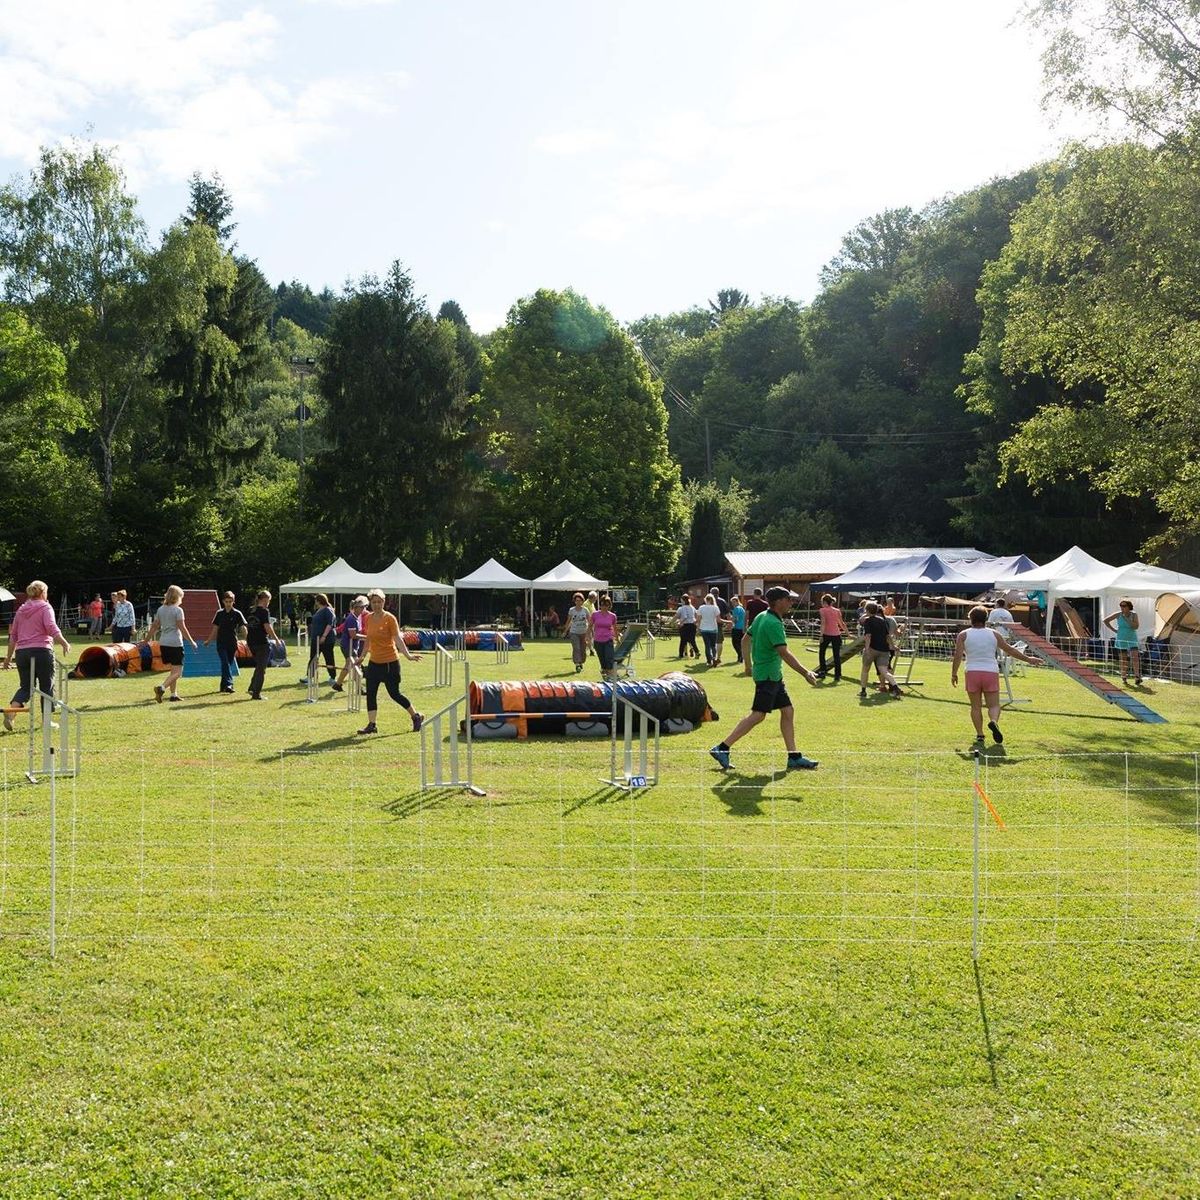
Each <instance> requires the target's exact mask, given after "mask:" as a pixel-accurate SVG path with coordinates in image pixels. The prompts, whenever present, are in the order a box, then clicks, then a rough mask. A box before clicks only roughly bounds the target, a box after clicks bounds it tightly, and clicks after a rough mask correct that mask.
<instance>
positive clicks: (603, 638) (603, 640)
mask: <svg viewBox="0 0 1200 1200" xmlns="http://www.w3.org/2000/svg"><path fill="white" fill-rule="evenodd" d="M588 628H589V630H590V631H591V635H592V645H593V646H594V647H595V649H596V657H597V658H598V659H599V660H600V671H601V673H602V674H603V675H604V676H605V677H607V676H609V675H610V674H611V673H612V669H613V665H614V655H615V654H616V645H615V642H616V639H617V634H618V633H619V632H620V630H619V628H618V626H617V614H616V613H615V612H613V611H612V598H611V597H610V596H609V595H608V593H607V592H605V594H604V595H603V596H601V597H600V607H599V608H598V609H596V611H595V612H594V613H592V615H591V618H590V619H589V621H588Z"/></svg>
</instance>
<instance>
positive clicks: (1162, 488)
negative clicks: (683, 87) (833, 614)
mask: <svg viewBox="0 0 1200 1200" xmlns="http://www.w3.org/2000/svg"><path fill="white" fill-rule="evenodd" d="M1194 9H1195V6H1194V4H1190V3H1189V0H1155V3H1154V4H1145V5H1139V4H1132V5H1131V4H1129V3H1119V2H1118V0H1087V2H1085V0H1041V2H1039V3H1034V4H1031V5H1030V6H1029V7H1028V9H1027V17H1028V19H1029V20H1030V21H1031V22H1032V23H1033V24H1034V25H1035V26H1036V27H1037V28H1038V29H1039V30H1041V31H1042V33H1043V35H1044V38H1045V45H1046V51H1045V57H1044V63H1045V66H1046V77H1047V82H1048V85H1049V86H1050V91H1051V93H1052V94H1053V95H1054V96H1055V97H1057V99H1058V101H1059V102H1061V103H1068V104H1076V105H1081V106H1084V107H1090V108H1094V109H1095V110H1096V111H1098V112H1100V113H1109V112H1117V113H1120V114H1121V115H1122V119H1123V120H1124V121H1125V122H1126V125H1125V134H1126V136H1124V137H1122V138H1119V139H1117V140H1113V141H1109V142H1108V143H1105V144H1101V145H1096V146H1082V145H1078V146H1071V147H1069V148H1067V149H1066V150H1065V151H1064V152H1063V154H1062V155H1061V156H1060V157H1059V158H1058V159H1056V160H1055V161H1053V162H1049V163H1044V164H1036V165H1031V166H1030V167H1029V168H1028V169H1027V170H1024V171H1021V172H1018V173H1016V174H1014V175H1012V176H1010V177H1007V178H1001V179H994V180H991V181H988V182H987V183H984V184H982V185H981V186H979V187H977V188H975V189H972V190H971V191H968V192H965V193H963V194H961V195H955V196H949V197H944V198H941V199H939V200H936V201H934V202H932V203H930V204H927V205H926V206H925V207H924V208H922V209H919V210H914V209H911V208H897V209H892V210H888V211H885V212H882V213H879V214H877V215H875V216H872V217H870V218H868V219H866V220H864V221H862V222H861V223H859V224H858V225H857V226H856V227H855V228H854V229H852V230H850V231H849V232H848V233H847V235H846V236H845V238H844V239H843V242H842V245H841V247H840V249H839V251H838V252H837V254H836V255H835V256H834V258H833V259H832V260H831V261H830V263H829V264H828V266H827V267H826V268H825V270H824V271H823V272H822V276H821V280H820V289H819V291H818V293H817V295H816V297H815V298H814V300H813V301H812V302H811V303H810V304H802V303H800V302H797V301H795V300H792V299H790V298H788V297H763V298H759V299H754V298H752V297H751V296H749V295H747V294H746V293H744V292H742V291H740V290H739V289H737V288H725V289H723V290H721V291H719V292H717V293H716V295H715V296H714V298H713V299H711V300H709V301H706V302H701V303H698V304H696V305H695V306H693V307H691V308H687V309H684V310H682V311H680V312H676V313H670V314H665V315H661V314H659V315H650V316H646V317H643V318H641V319H640V320H637V321H634V322H632V323H631V324H629V325H628V326H626V327H622V326H621V325H619V324H618V322H616V321H615V320H614V319H613V318H612V316H611V315H610V314H608V313H607V312H606V311H605V310H604V309H603V308H602V307H599V306H598V305H596V304H594V303H593V302H591V301H590V300H589V299H588V298H586V297H584V296H582V295H579V294H577V293H575V292H573V291H571V290H565V291H555V290H551V289H543V290H539V291H538V292H536V293H535V294H534V295H532V296H527V297H524V298H522V299H519V300H517V301H516V302H515V303H514V305H513V307H512V308H511V310H510V311H509V313H508V316H507V319H506V321H505V323H504V325H503V326H502V327H501V328H500V329H498V330H496V331H494V332H492V333H489V334H486V335H484V336H479V335H477V334H476V333H475V332H474V331H472V330H471V328H470V327H469V324H468V322H467V320H466V317H465V315H464V313H463V311H462V309H461V307H460V306H459V305H458V304H457V303H456V302H454V301H453V300H447V301H446V302H444V303H442V304H441V305H440V307H439V308H438V309H437V310H436V311H433V310H431V308H430V306H429V305H428V303H427V302H426V300H425V299H424V298H423V297H422V296H421V295H420V294H419V292H418V290H417V285H416V283H415V281H414V280H413V279H412V278H411V277H410V275H409V274H408V273H407V271H406V270H405V269H404V268H403V266H402V265H401V263H400V262H394V263H392V264H391V265H390V266H387V267H386V268H385V269H383V270H382V271H381V273H380V274H378V275H371V276H367V277H365V278H363V279H361V280H359V281H358V282H357V283H355V284H353V285H351V286H348V287H346V288H345V289H344V290H343V291H342V292H341V293H339V294H334V293H333V292H331V291H329V290H328V289H325V290H322V291H320V292H314V291H313V290H312V289H311V288H309V287H308V286H307V285H305V284H303V283H301V282H299V281H296V280H293V281H291V282H289V283H279V284H278V285H277V286H275V287H272V286H270V284H268V282H267V280H266V279H265V278H264V277H263V274H262V272H261V271H260V270H259V268H258V266H257V265H256V263H255V262H254V260H253V258H252V257H251V256H250V255H249V254H248V253H247V252H245V251H244V250H242V249H241V248H239V247H238V245H237V243H236V241H235V233H236V223H235V222H234V221H233V219H232V218H233V215H234V208H233V200H232V198H231V197H230V195H229V194H228V192H227V190H226V189H225V188H224V186H223V184H222V183H221V181H220V180H219V179H203V178H201V177H199V176H196V177H194V178H193V179H192V181H191V185H190V189H189V197H188V203H187V205H186V207H185V209H184V211H183V212H181V214H180V217H179V219H178V220H177V221H176V222H174V223H173V224H172V225H171V226H170V228H168V229H167V230H166V231H165V232H163V233H162V234H161V235H160V236H158V237H151V236H150V234H149V232H148V230H147V228H146V226H145V223H144V222H143V221H142V219H141V218H140V216H139V214H138V210H137V202H136V198H135V197H134V196H133V195H131V194H130V192H129V189H128V187H127V185H126V182H125V179H124V176H123V173H122V171H121V168H120V164H119V161H118V160H117V157H116V155H115V154H114V153H113V152H111V151H108V150H105V149H103V148H102V147H100V146H98V145H94V144H89V143H84V142H73V143H69V144H67V145H63V146H58V147H53V148H46V149H45V150H44V151H43V152H42V155H41V158H40V161H39V163H38V165H37V166H36V167H35V169H34V170H33V171H32V172H30V173H29V175H28V176H27V177H25V178H22V179H16V180H13V181H12V182H10V184H9V185H8V186H6V187H4V188H2V189H0V283H2V286H3V301H2V302H0V446H3V454H2V455H0V579H5V580H6V581H8V582H16V581H20V580H22V579H25V578H27V577H31V576H33V575H39V576H41V577H43V578H47V579H50V580H51V581H52V582H54V583H56V584H57V585H59V586H61V585H62V584H64V583H68V582H70V581H92V580H107V579H118V578H119V579H122V580H131V581H138V580H143V579H145V580H149V579H151V578H155V577H165V576H167V575H170V576H172V577H174V578H179V579H183V580H187V581H193V582H205V581H213V582H215V581H216V580H218V579H219V580H221V581H223V582H226V583H232V584H235V585H239V586H242V587H251V586H256V585H259V584H267V585H273V584H275V583H278V582H279V581H280V580H282V579H285V578H293V577H296V576H299V575H302V574H304V573H307V572H310V571H312V570H315V569H317V568H318V567H319V566H321V565H323V564H324V563H325V562H327V561H329V559H330V558H331V557H333V556H334V555H335V554H343V555H345V556H346V557H347V558H349V559H350V560H351V561H352V562H354V563H355V564H356V565H359V566H362V567H363V568H364V569H375V568H378V567H382V566H383V565H385V564H386V563H387V562H389V561H390V560H391V559H392V558H394V557H395V556H396V555H400V556H401V557H403V558H405V559H406V561H409V562H410V563H411V565H413V566H414V567H415V568H417V569H418V570H421V571H424V572H426V573H429V574H431V575H436V576H439V577H443V578H449V577H452V576H453V575H455V574H458V573H460V572H462V571H465V570H470V569H473V568H474V567H475V566H476V565H478V563H479V562H481V561H482V560H483V559H484V558H486V557H488V556H489V555H493V554H494V555H495V556H496V557H498V558H500V559H501V560H503V561H506V562H508V563H509V564H510V565H512V566H513V567H515V568H516V569H517V570H524V571H530V572H537V571H540V570H543V569H545V568H547V567H549V566H551V565H553V563H554V562H556V561H557V560H558V559H559V558H561V557H564V556H565V557H570V558H572V559H575V560H576V561H578V562H579V563H580V564H581V565H583V566H586V567H587V568H588V569H590V570H593V571H596V572H599V573H602V574H604V575H606V576H607V577H609V578H612V579H615V580H620V581H622V582H628V583H642V584H645V583H649V582H652V581H660V582H664V583H665V582H668V581H670V580H671V579H678V578H681V577H684V576H691V575H695V574H701V573H705V572H707V571H710V570H712V567H713V563H714V562H716V563H718V564H719V561H720V554H721V551H723V550H731V549H743V548H761V549H784V548H821V547H830V546H853V545H864V546H866V545H887V544H894V545H917V544H930V545H966V544H976V545H979V546H980V547H982V548H984V549H988V550H992V551H995V552H1013V551H1018V550H1023V551H1026V552H1028V553H1030V554H1033V555H1034V556H1035V557H1038V556H1039V555H1050V554H1053V553H1057V552H1059V551H1061V550H1062V549H1063V548H1064V547H1065V546H1067V545H1069V544H1070V543H1072V542H1081V543H1084V544H1086V545H1087V546H1088V547H1089V549H1092V550H1093V551H1094V552H1096V553H1098V554H1100V555H1101V556H1103V557H1113V558H1116V559H1125V558H1128V557H1130V556H1132V555H1133V554H1135V553H1137V552H1139V551H1141V552H1143V553H1146V554H1149V555H1152V556H1170V555H1171V554H1173V553H1178V552H1179V551H1180V549H1181V548H1184V549H1186V548H1187V547H1188V546H1189V545H1191V544H1192V543H1193V539H1194V538H1195V535H1196V532H1197V529H1198V527H1200V499H1197V497H1200V488H1198V487H1197V483H1198V482H1200V480H1198V478H1197V476H1198V475H1200V462H1198V459H1197V446H1198V445H1200V438H1198V437H1197V432H1198V430H1197V425H1198V424H1200V412H1198V403H1197V396H1198V395H1200V389H1198V388H1197V383H1198V380H1197V373H1198V372H1200V318H1198V317H1197V314H1196V309H1195V299H1194V298H1195V296H1196V295H1197V294H1200V289H1198V287H1197V284H1198V283H1200V280H1198V279H1197V278H1196V276H1197V273H1198V272H1200V265H1198V264H1200V253H1198V250H1200V203H1198V202H1197V201H1198V199H1200V197H1198V196H1197V186H1198V185H1197V183H1196V180H1197V179H1198V178H1200V173H1198V172H1197V166H1198V163H1200V153H1198V150H1200V143H1198V139H1197V135H1198V133H1200V129H1198V126H1197V121H1196V118H1195V113H1196V111H1197V106H1196V103H1195V101H1196V99H1197V97H1196V95H1195V84H1194V80H1195V79H1200V71H1197V65H1198V64H1197V62H1196V57H1197V54H1196V51H1195V50H1194V47H1195V46H1196V45H1200V29H1198V28H1197V26H1198V25H1200V18H1198V17H1197V16H1196V14H1195V11H1194ZM1081 22H1083V23H1084V27H1085V28H1086V29H1087V30H1088V31H1090V32H1089V33H1088V36H1082V35H1081V34H1080V33H1079V29H1080V28H1081ZM1098 23H1099V24H1098ZM1097 28H1100V29H1101V31H1102V36H1100V37H1098V36H1097V35H1096V29H1097Z"/></svg>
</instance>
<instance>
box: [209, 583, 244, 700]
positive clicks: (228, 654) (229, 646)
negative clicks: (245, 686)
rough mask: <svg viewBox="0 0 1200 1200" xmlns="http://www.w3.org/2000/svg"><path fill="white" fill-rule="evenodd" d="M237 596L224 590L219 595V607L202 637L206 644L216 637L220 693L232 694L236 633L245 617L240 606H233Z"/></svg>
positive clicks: (235, 659) (242, 624) (242, 625)
mask: <svg viewBox="0 0 1200 1200" xmlns="http://www.w3.org/2000/svg"><path fill="white" fill-rule="evenodd" d="M236 599H237V597H236V596H235V595H234V594H233V593H232V592H226V593H225V594H224V595H223V596H222V597H221V607H220V608H219V609H217V613H216V616H214V617H213V620H212V628H211V629H210V630H209V631H208V637H206V638H205V639H204V644H205V645H206V646H207V645H208V644H209V643H210V642H212V641H213V640H214V639H216V643H217V658H218V660H219V661H220V663H221V693H222V695H226V696H232V695H233V671H234V667H235V665H236V664H237V648H238V633H239V632H240V631H241V630H242V628H243V627H244V626H245V624H246V617H245V614H243V612H242V610H241V609H240V608H235V607H234V603H233V602H234V601H235V600H236Z"/></svg>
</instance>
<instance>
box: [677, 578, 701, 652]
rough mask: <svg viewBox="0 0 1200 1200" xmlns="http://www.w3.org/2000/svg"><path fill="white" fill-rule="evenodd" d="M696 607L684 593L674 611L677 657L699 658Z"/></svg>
mask: <svg viewBox="0 0 1200 1200" xmlns="http://www.w3.org/2000/svg"><path fill="white" fill-rule="evenodd" d="M696 617H697V613H696V606H695V605H694V604H693V603H692V598H691V596H689V595H688V594H687V593H686V592H685V593H684V595H683V598H682V599H681V600H680V601H679V607H678V608H677V609H676V610H675V624H676V625H677V626H678V627H679V657H680V658H699V657H700V651H699V650H698V649H697V648H696Z"/></svg>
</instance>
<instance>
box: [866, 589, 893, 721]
mask: <svg viewBox="0 0 1200 1200" xmlns="http://www.w3.org/2000/svg"><path fill="white" fill-rule="evenodd" d="M861 628H862V632H863V636H864V637H865V638H866V639H867V644H866V645H865V646H864V647H863V652H862V679H861V680H860V681H859V689H858V698H859V699H860V700H865V699H866V698H867V680H868V679H869V678H870V675H871V665H872V664H874V666H875V671H876V673H877V674H878V675H879V682H880V683H881V684H883V685H884V686H885V687H886V688H887V690H888V691H889V692H891V694H892V695H893V696H899V695H900V686H899V685H898V684H897V683H896V677H895V676H894V675H893V674H892V671H891V666H890V664H891V659H892V630H891V626H890V625H889V624H888V621H887V618H886V617H884V616H882V615H881V614H880V611H879V605H878V604H876V603H875V601H874V600H872V601H870V603H868V605H867V615H866V616H865V617H864V618H863V619H862V622H861Z"/></svg>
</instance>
